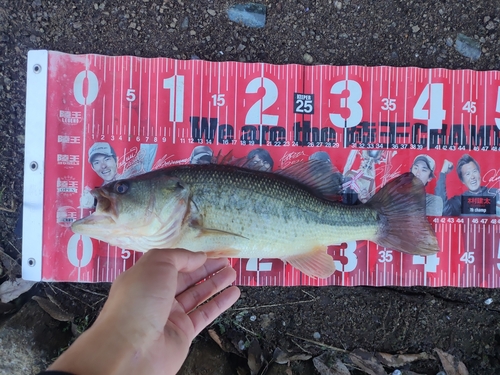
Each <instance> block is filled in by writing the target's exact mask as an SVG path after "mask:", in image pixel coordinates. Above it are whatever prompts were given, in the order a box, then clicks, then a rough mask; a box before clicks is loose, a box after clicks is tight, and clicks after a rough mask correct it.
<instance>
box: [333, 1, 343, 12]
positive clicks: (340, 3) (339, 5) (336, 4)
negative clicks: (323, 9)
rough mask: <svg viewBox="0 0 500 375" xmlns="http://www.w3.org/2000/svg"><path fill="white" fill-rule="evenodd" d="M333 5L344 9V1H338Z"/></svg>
mask: <svg viewBox="0 0 500 375" xmlns="http://www.w3.org/2000/svg"><path fill="white" fill-rule="evenodd" d="M333 5H335V8H337V9H338V10H341V9H342V2H340V1H336V2H335V3H334V4H333Z"/></svg>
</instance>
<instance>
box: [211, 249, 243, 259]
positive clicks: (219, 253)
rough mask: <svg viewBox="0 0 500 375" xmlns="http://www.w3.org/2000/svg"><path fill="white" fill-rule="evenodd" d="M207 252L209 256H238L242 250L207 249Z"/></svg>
mask: <svg viewBox="0 0 500 375" xmlns="http://www.w3.org/2000/svg"><path fill="white" fill-rule="evenodd" d="M206 253H207V257H208V258H237V257H238V255H239V253H240V252H239V251H238V250H236V249H231V248H228V249H219V250H212V251H207V252H206Z"/></svg>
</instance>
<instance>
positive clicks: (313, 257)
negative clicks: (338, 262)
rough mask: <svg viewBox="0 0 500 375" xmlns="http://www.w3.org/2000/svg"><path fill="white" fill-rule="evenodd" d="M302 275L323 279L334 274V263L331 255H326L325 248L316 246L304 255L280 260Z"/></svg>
mask: <svg viewBox="0 0 500 375" xmlns="http://www.w3.org/2000/svg"><path fill="white" fill-rule="evenodd" d="M282 260H283V261H285V262H288V263H290V264H291V265H292V266H293V267H295V268H297V269H298V270H299V271H301V272H302V273H304V274H306V275H307V276H311V277H319V278H321V279H325V278H327V277H330V276H331V275H332V274H333V273H334V272H335V263H334V262H333V258H332V257H331V255H328V254H327V253H326V247H324V246H318V247H316V248H315V249H313V250H312V251H310V252H308V253H306V254H300V255H294V256H291V257H287V258H282Z"/></svg>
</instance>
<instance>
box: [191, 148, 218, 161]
mask: <svg viewBox="0 0 500 375" xmlns="http://www.w3.org/2000/svg"><path fill="white" fill-rule="evenodd" d="M213 156H214V152H213V151H212V149H211V148H210V147H208V146H196V147H195V148H193V151H192V152H191V157H190V159H189V162H190V163H191V164H210V163H211V162H212V158H213Z"/></svg>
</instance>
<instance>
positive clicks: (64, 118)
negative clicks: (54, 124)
mask: <svg viewBox="0 0 500 375" xmlns="http://www.w3.org/2000/svg"><path fill="white" fill-rule="evenodd" d="M59 118H60V119H61V122H63V123H65V124H68V125H75V124H79V123H80V122H81V121H82V112H79V111H63V110H60V111H59Z"/></svg>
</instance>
